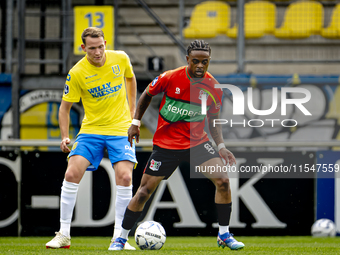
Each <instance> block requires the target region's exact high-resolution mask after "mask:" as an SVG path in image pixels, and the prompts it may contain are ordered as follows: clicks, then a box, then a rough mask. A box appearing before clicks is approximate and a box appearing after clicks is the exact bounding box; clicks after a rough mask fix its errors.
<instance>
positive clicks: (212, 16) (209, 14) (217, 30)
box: [183, 1, 230, 38]
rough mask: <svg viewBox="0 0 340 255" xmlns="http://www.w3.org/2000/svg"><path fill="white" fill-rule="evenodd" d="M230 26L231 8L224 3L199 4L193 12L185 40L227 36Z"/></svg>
mask: <svg viewBox="0 0 340 255" xmlns="http://www.w3.org/2000/svg"><path fill="white" fill-rule="evenodd" d="M229 26H230V6H229V5H228V4H226V3H224V2H218V1H206V2H203V3H200V4H197V5H196V6H195V8H194V10H193V12H192V15H191V18H190V24H189V27H188V28H185V29H184V30H183V34H184V37H185V38H213V37H215V36H217V35H219V34H225V33H226V32H227V29H228V28H229Z"/></svg>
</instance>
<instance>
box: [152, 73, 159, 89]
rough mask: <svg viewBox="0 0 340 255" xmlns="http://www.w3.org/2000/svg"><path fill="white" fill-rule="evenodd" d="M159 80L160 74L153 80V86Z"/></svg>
mask: <svg viewBox="0 0 340 255" xmlns="http://www.w3.org/2000/svg"><path fill="white" fill-rule="evenodd" d="M157 81H158V76H157V77H156V78H155V79H154V80H153V81H152V83H151V86H152V87H153V86H154V85H155V84H156V82H157Z"/></svg>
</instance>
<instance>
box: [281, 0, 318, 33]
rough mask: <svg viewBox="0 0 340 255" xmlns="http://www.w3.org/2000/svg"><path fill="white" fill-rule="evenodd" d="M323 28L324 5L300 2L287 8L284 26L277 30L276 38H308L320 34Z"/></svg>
mask: <svg viewBox="0 0 340 255" xmlns="http://www.w3.org/2000/svg"><path fill="white" fill-rule="evenodd" d="M322 26H323V6H322V4H321V3H319V2H312V1H298V2H295V3H292V4H290V5H289V6H288V7H287V9H286V12H285V17H284V21H283V24H282V26H281V27H280V28H278V29H276V30H275V36H276V37H277V38H281V39H301V38H308V37H309V36H311V35H314V34H320V32H321V28H322Z"/></svg>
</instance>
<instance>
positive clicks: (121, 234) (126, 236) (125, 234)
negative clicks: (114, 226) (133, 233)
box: [120, 228, 130, 240]
mask: <svg viewBox="0 0 340 255" xmlns="http://www.w3.org/2000/svg"><path fill="white" fill-rule="evenodd" d="M129 232H130V229H129V230H127V229H125V228H122V230H121V233H120V237H121V238H124V239H126V240H127V239H128V236H129Z"/></svg>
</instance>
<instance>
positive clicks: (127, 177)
mask: <svg viewBox="0 0 340 255" xmlns="http://www.w3.org/2000/svg"><path fill="white" fill-rule="evenodd" d="M118 179H119V180H116V182H117V183H119V185H121V186H130V185H131V183H132V176H131V173H130V172H125V173H122V174H120V175H119V176H118Z"/></svg>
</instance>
